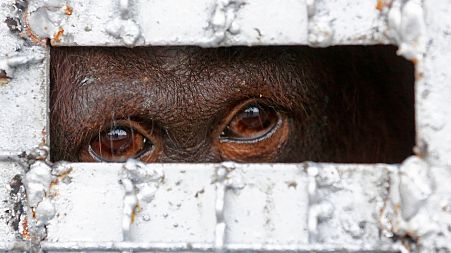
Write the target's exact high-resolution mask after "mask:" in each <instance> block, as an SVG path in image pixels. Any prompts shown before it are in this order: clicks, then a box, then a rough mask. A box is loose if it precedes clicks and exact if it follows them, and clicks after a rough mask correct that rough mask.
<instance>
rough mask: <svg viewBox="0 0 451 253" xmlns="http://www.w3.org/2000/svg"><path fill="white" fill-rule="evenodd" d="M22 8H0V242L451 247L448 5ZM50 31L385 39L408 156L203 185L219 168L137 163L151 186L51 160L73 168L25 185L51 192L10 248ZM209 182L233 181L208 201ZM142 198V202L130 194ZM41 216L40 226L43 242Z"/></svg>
mask: <svg viewBox="0 0 451 253" xmlns="http://www.w3.org/2000/svg"><path fill="white" fill-rule="evenodd" d="M15 3H21V4H19V5H17V4H16V5H15ZM24 3H25V2H21V1H13V0H5V1H3V2H2V3H0V5H1V8H0V21H1V22H0V37H1V38H2V41H1V44H0V108H1V109H0V119H1V121H0V175H1V177H0V179H1V180H0V183H1V185H0V199H1V200H3V201H2V202H1V204H0V209H1V210H2V211H4V212H2V215H0V223H1V224H0V238H2V240H0V249H1V250H8V249H11V248H15V249H19V248H20V249H22V250H32V249H33V247H36V246H37V247H39V245H41V246H42V247H43V248H44V249H51V250H56V251H58V250H59V249H65V250H76V251H80V250H86V249H91V250H95V249H103V250H107V249H109V250H127V249H130V248H135V249H141V250H143V249H144V250H145V249H147V250H149V249H154V250H156V249H159V250H161V249H163V250H164V249H167V248H168V247H169V248H172V249H175V251H177V250H180V251H189V250H190V248H191V247H194V248H195V249H198V250H199V251H212V250H215V249H216V250H217V251H221V250H223V248H222V246H224V243H227V242H228V243H229V244H228V245H226V247H227V248H228V249H231V250H240V249H241V250H243V249H244V250H251V249H253V250H263V251H265V250H266V251H274V252H277V251H283V250H284V249H285V250H286V249H290V250H292V251H298V252H309V251H310V250H316V251H319V252H321V251H323V252H331V251H333V250H334V249H338V248H341V249H343V250H342V251H344V252H360V251H362V250H367V251H371V250H375V251H376V252H399V251H402V252H407V251H409V250H410V251H416V250H417V251H419V252H448V251H451V244H450V242H449V238H451V231H450V230H449V227H450V226H451V199H450V197H449V196H451V188H450V186H449V182H450V181H451V174H450V171H451V156H450V154H451V144H450V143H451V134H450V133H451V120H450V119H451V117H450V115H451V104H450V101H451V86H450V85H449V83H451V74H450V71H449V70H448V65H449V63H450V62H451V53H450V51H449V50H448V45H449V42H450V41H451V37H450V34H451V22H450V18H449V13H450V12H451V6H450V5H449V3H448V1H446V0H424V1H420V0H392V1H391V0H377V1H376V0H374V1H373V0H364V1H357V2H356V1H351V0H331V1H326V0H316V1H314V0H305V1H291V0H289V1H269V2H268V1H263V0H248V1H245V0H217V1H212V0H194V1H189V2H186V1H178V0H169V1H166V0H165V1H127V0H118V1H114V2H111V1H93V0H92V1H91V0H89V1H72V0H68V1H62V0H51V1H42V0H30V1H28V2H27V4H28V9H26V8H24V6H25V5H24ZM14 6H16V7H14ZM17 6H19V8H17ZM47 38H48V39H50V43H51V44H52V45H56V46H77V45H79V46H128V47H133V46H143V45H145V46H149V45H187V44H188V45H199V46H204V47H214V46H232V45H285V44H288V45H289V44H301V45H312V46H320V47H322V46H329V45H338V44H387V43H392V44H396V45H399V46H400V51H399V53H400V54H401V55H403V56H404V57H406V58H408V59H410V60H412V61H414V62H415V63H416V70H417V71H416V72H417V73H416V122H417V146H416V148H415V152H416V156H413V157H411V158H408V159H407V160H406V161H405V162H404V163H403V164H401V165H400V166H397V165H338V164H337V165H333V164H298V165H267V164H266V165H241V166H240V167H239V168H238V169H236V171H235V172H239V173H235V174H238V175H234V176H233V177H232V178H238V179H236V180H238V182H232V184H231V185H226V184H228V183H227V180H226V181H225V182H223V183H219V182H218V181H215V175H216V174H215V169H217V167H218V166H221V165H211V164H203V165H181V164H178V165H153V166H150V165H149V166H148V167H146V168H145V170H155V169H157V170H161V171H165V173H166V175H167V178H166V179H165V181H163V182H161V183H159V184H158V185H153V184H152V183H149V182H137V181H136V178H135V179H133V177H130V178H129V176H125V177H124V175H121V173H120V171H121V170H123V168H122V167H121V166H122V165H118V164H116V165H106V164H97V165H94V164H89V165H88V164H73V165H64V166H63V167H69V168H72V170H71V171H70V173H68V174H65V172H64V170H63V171H59V169H58V168H60V167H55V166H54V167H53V172H54V173H53V174H52V177H53V180H56V181H55V182H57V183H52V184H51V187H50V188H49V189H38V191H34V190H32V188H33V187H31V188H30V187H28V188H29V191H30V193H39V192H46V193H47V194H48V196H46V198H45V199H44V198H43V199H40V201H41V202H42V201H43V200H46V202H43V204H42V206H43V207H45V208H41V209H40V210H36V211H37V214H38V216H39V214H41V215H43V216H42V217H41V218H39V217H38V218H37V219H36V220H34V218H33V217H29V218H30V224H32V226H34V227H35V228H36V229H34V230H33V227H31V232H32V233H34V234H35V235H36V236H35V238H34V239H32V240H33V243H34V244H23V245H20V244H19V243H18V242H15V243H13V244H8V242H12V240H13V239H14V238H15V237H16V236H18V237H21V238H22V239H26V240H28V238H27V236H29V235H27V233H26V232H27V231H26V228H27V227H26V226H24V225H23V222H22V223H21V224H22V225H21V226H19V228H18V231H14V230H12V229H11V226H10V225H9V224H10V222H11V219H10V218H11V215H9V214H8V215H6V214H5V212H6V211H9V212H11V210H13V206H14V201H13V200H12V199H11V194H10V193H11V187H10V186H9V182H11V180H12V178H13V177H14V176H15V175H16V174H23V173H24V170H25V169H26V168H22V167H21V165H19V163H18V162H19V161H18V159H17V154H20V153H22V152H27V153H30V150H31V149H32V148H35V147H38V146H40V145H41V144H43V143H48V136H47V135H46V132H48V131H47V130H48V123H47V111H48V105H47V99H48V59H49V57H48V56H49V55H48V47H46V46H45V44H46V39H47ZM13 160H14V161H15V162H13ZM34 163H35V161H34V160H33V159H31V160H30V158H24V160H23V161H21V163H20V164H25V165H26V164H29V165H30V164H31V165H32V164H34ZM41 165H42V166H44V167H45V166H46V165H45V164H42V163H41ZM25 167H26V166H25ZM31 167H32V168H33V165H32V166H31ZM35 167H36V165H35ZM182 171H185V172H183V173H182ZM32 173H33V172H31V174H30V175H32ZM128 179H129V181H130V182H131V185H128V186H130V187H131V188H130V187H129V188H127V184H126V182H128V181H127V180H128ZM132 179H133V180H135V181H133V180H132ZM118 180H122V181H121V182H122V183H118ZM232 181H233V180H232ZM33 182H34V181H33ZM34 183H38V185H39V180H38V182H34ZM199 185H203V186H204V187H202V189H203V191H202V189H199ZM237 185H238V186H237ZM35 186H36V185H35ZM218 187H219V188H218ZM221 187H223V188H224V187H225V188H230V187H231V188H233V189H227V190H226V191H225V192H222V193H223V194H224V196H225V197H224V199H223V201H222V202H218V196H222V195H221V194H219V193H221V190H220V189H222V188H221ZM225 188H224V189H225ZM130 189H131V190H130ZM135 191H136V192H135ZM144 192H146V194H144V195H145V196H144V195H143V193H144ZM135 193H136V196H135ZM138 193H140V194H141V195H139V194H138ZM193 194H194V195H193ZM196 195H197V197H196ZM126 196H128V197H129V198H126ZM193 196H194V197H193ZM16 197H17V196H16ZM143 199H147V200H146V202H145V203H144V202H140V203H141V204H142V206H139V208H138V206H136V205H135V204H133V203H135V202H134V201H137V200H139V201H141V200H143ZM23 201H24V202H23V203H24V204H26V201H25V198H24V199H23ZM41 202H39V203H41ZM143 203H144V204H143ZM37 207H39V205H37ZM130 207H133V208H130ZM53 209H54V210H55V214H54V216H53V213H52V212H51V211H52V210H53ZM218 210H223V211H224V212H219V211H218ZM31 213H32V212H29V213H28V215H30V214H31ZM50 214H52V215H50ZM24 215H26V214H25V213H24ZM124 217H125V218H124ZM132 217H133V222H132V223H130V222H127V221H131V218H132ZM22 221H23V220H22ZM217 221H221V222H219V223H218V222H217ZM47 223H48V224H47ZM46 224H47V229H48V230H47V236H48V237H47V239H46V241H44V242H40V240H41V239H42V237H39V236H44V235H45V230H44V231H42V229H43V227H44V226H45V225H46ZM124 228H125V229H124ZM124 231H126V232H125V233H124ZM221 233H223V234H221ZM21 234H22V235H21ZM32 236H33V235H32ZM221 236H224V237H221ZM125 237H126V239H129V240H131V241H134V242H135V243H136V242H140V243H141V244H130V243H128V242H122V239H124V238H125ZM40 238H41V239H40ZM74 240H76V241H82V243H77V242H73V241H74ZM149 240H150V241H151V242H149ZM69 241H72V243H69ZM109 241H115V242H116V243H111V242H109ZM177 241H178V243H177ZM99 242H103V244H102V243H99ZM161 242H162V243H163V244H158V243H161ZM187 242H192V243H193V244H187ZM255 242H257V243H255ZM337 242H340V243H339V244H338V245H337V244H336V243H337ZM146 243H157V244H146ZM168 243H172V244H168ZM180 243H181V244H180ZM243 243H244V244H243ZM265 243H266V244H265ZM11 245H13V246H11ZM30 245H31V246H30ZM33 245H34V246H33ZM196 245H197V246H196ZM199 245H200V246H199ZM202 245H203V246H202ZM221 245H222V246H221ZM268 245H269V246H268ZM287 245H288V246H287ZM289 245H291V246H289ZM293 245H294V246H293ZM30 247H31V248H30ZM215 247H216V248H215ZM34 249H36V248H34ZM373 252H374V251H373Z"/></svg>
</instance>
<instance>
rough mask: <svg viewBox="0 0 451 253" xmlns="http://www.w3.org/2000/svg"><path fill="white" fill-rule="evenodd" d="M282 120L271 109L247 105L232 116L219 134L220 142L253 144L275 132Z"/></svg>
mask: <svg viewBox="0 0 451 253" xmlns="http://www.w3.org/2000/svg"><path fill="white" fill-rule="evenodd" d="M281 122H282V119H281V116H280V114H279V113H278V112H277V111H275V110H274V108H272V107H268V106H262V105H257V104H250V105H247V106H246V107H245V108H244V109H241V110H240V111H239V112H238V113H236V114H235V116H233V118H232V120H231V121H230V122H229V123H228V125H227V126H226V127H225V128H224V130H223V132H222V133H221V136H220V139H221V141H233V142H255V141H259V140H263V139H265V138H266V137H268V136H270V135H271V134H272V133H273V132H274V131H276V130H277V128H278V126H279V125H280V124H281Z"/></svg>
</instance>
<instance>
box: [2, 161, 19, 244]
mask: <svg viewBox="0 0 451 253" xmlns="http://www.w3.org/2000/svg"><path fill="white" fill-rule="evenodd" d="M0 175H1V176H0V199H1V200H2V201H1V202H0V243H2V242H12V241H14V239H15V237H16V234H17V232H18V231H14V229H13V228H12V226H11V222H12V216H13V215H14V214H15V211H14V210H13V209H14V208H13V202H15V201H14V196H15V195H14V196H12V195H11V191H12V190H13V189H12V188H11V186H10V182H11V179H12V178H13V177H14V176H16V175H23V169H22V167H20V166H19V165H18V164H16V163H13V162H2V161H0ZM16 189H17V188H16ZM20 225H21V224H19V226H20Z"/></svg>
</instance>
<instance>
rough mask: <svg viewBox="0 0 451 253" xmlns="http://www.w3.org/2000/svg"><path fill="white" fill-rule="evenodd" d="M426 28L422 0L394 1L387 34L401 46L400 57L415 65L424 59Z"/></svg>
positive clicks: (390, 11)
mask: <svg viewBox="0 0 451 253" xmlns="http://www.w3.org/2000/svg"><path fill="white" fill-rule="evenodd" d="M425 26H426V25H425V22H424V11H423V6H422V3H421V0H409V1H402V0H393V2H392V4H391V8H390V10H389V12H388V31H387V33H388V35H389V36H390V37H391V38H392V39H393V40H394V41H395V42H396V44H398V45H399V49H398V54H399V55H402V56H404V57H405V58H406V59H408V60H411V61H413V62H415V63H418V62H420V61H421V60H422V59H423V54H424V53H425V50H426V38H425Z"/></svg>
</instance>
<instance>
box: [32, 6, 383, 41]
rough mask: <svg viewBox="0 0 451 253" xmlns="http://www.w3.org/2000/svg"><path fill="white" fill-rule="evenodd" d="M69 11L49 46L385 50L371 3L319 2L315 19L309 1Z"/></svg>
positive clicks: (380, 21) (377, 15) (380, 22)
mask: <svg viewBox="0 0 451 253" xmlns="http://www.w3.org/2000/svg"><path fill="white" fill-rule="evenodd" d="M38 2H40V1H38ZM67 5H68V6H70V7H71V8H72V10H73V12H72V14H71V15H68V16H65V17H63V18H61V19H60V20H58V24H60V27H61V28H63V29H64V34H63V36H61V38H60V40H59V41H57V40H52V44H53V45H65V46H76V45H82V46H87V45H97V46H113V45H114V46H121V45H125V46H141V45H168V44H171V45H187V44H188V45H200V46H218V45H226V46H230V45H268V44H271V45H286V44H309V43H311V44H313V45H318V46H325V45H327V44H329V43H332V44H368V43H370V44H375V43H388V39H387V38H386V37H385V35H384V28H385V26H386V25H385V19H384V16H383V15H380V12H379V11H378V10H377V9H376V1H373V0H364V1H357V2H356V1H349V0H333V1H315V3H314V5H315V6H316V7H315V8H314V9H315V10H316V12H315V15H314V16H313V18H311V19H309V15H308V13H307V5H306V3H305V1H295V0H284V1H282V0H276V1H265V0H247V1H243V0H227V1H226V0H223V1H213V0H193V1H180V0H167V1H129V4H128V5H127V6H128V15H127V18H124V15H121V13H122V11H121V8H119V1H118V2H114V3H111V2H110V1H94V0H90V1H67ZM309 24H310V25H311V26H310V28H309ZM327 26H330V29H331V31H332V32H333V34H332V36H331V37H330V40H328V41H327V43H323V42H315V39H312V36H310V37H309V30H310V34H311V35H313V37H317V36H318V35H319V34H323V33H324V29H328V27H327ZM56 32H57V31H55V33H56ZM326 32H327V31H326ZM50 38H52V37H50Z"/></svg>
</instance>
